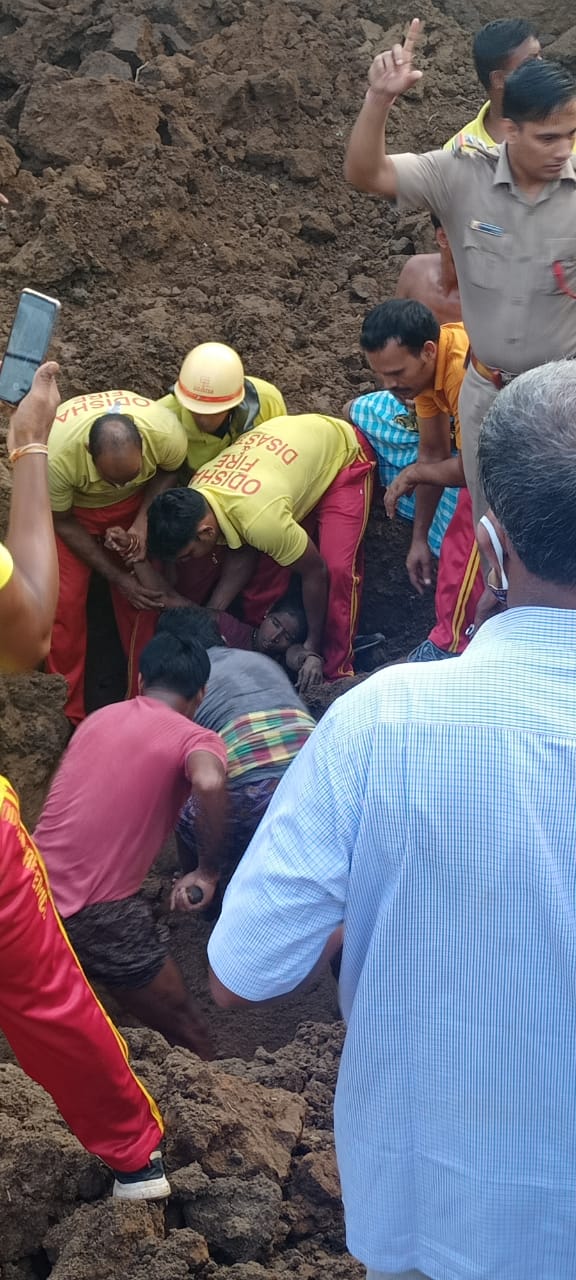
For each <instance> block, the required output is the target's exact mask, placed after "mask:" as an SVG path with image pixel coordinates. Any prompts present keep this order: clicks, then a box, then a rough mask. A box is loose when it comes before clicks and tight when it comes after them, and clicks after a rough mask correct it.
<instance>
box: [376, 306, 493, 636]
mask: <svg viewBox="0 0 576 1280" xmlns="http://www.w3.org/2000/svg"><path fill="white" fill-rule="evenodd" d="M367 335H371V339H372V340H370V338H368V339H367ZM361 345H362V346H363V348H364V350H365V352H366V357H367V360H368V363H369V364H370V367H371V369H372V371H373V372H374V373H375V374H376V377H377V378H378V381H379V383H380V385H381V386H382V387H384V388H385V389H386V390H387V391H391V392H392V393H393V394H394V395H395V396H396V397H397V398H398V399H399V400H402V401H404V402H406V401H414V406H415V409H416V415H417V419H418V427H419V431H420V434H421V438H423V439H424V440H425V441H426V440H429V441H431V442H433V444H434V453H435V455H436V456H435V460H434V461H420V460H417V461H416V462H413V463H411V464H410V466H408V467H405V468H404V470H403V471H401V472H400V473H399V475H397V476H396V478H395V479H394V480H393V481H392V483H391V484H390V485H389V486H388V488H387V490H386V496H385V499H384V502H385V507H386V511H387V513H388V515H389V516H390V517H392V516H394V515H395V512H396V505H397V503H398V500H399V498H401V497H402V496H403V495H404V494H409V493H412V492H413V491H414V489H415V488H416V486H417V485H423V486H426V489H427V490H429V495H430V498H429V502H428V503H426V514H427V518H428V519H429V520H430V521H431V520H432V518H433V515H434V511H435V509H436V505H437V503H438V500H439V498H440V495H441V493H442V490H443V489H444V487H446V486H448V487H455V488H461V490H462V493H461V496H460V498H459V501H458V505H457V508H456V512H455V514H454V516H453V517H452V520H451V521H450V524H449V526H448V529H447V530H446V534H445V535H444V539H443V542H442V548H441V551H440V560H439V564H438V580H437V586H436V601H435V603H436V619H437V621H436V626H435V627H434V628H433V630H432V631H431V633H430V635H429V637H428V639H427V640H426V641H425V642H424V646H419V649H418V650H416V651H415V658H416V657H418V658H420V657H421V658H442V657H444V656H448V655H449V654H454V653H459V652H461V650H462V649H463V648H465V646H466V625H465V624H466V623H467V621H468V620H470V621H471V619H472V618H473V617H474V613H475V610H476V605H477V603H478V600H479V599H480V596H481V595H482V592H483V581H482V575H481V573H480V572H479V568H480V560H479V555H478V550H477V548H475V552H474V554H473V555H470V550H471V546H472V545H474V525H473V519H472V507H471V503H470V498H469V494H468V491H467V489H466V481H465V478H464V469H463V466H462V458H461V454H460V421H459V418H458V396H459V394H460V387H461V385H462V380H463V378H464V373H465V363H464V362H465V358H466V354H467V351H468V338H467V335H466V332H465V330H464V327H463V325H461V324H447V325H442V327H440V325H439V324H438V321H437V320H436V317H435V316H434V315H433V313H432V311H431V310H430V308H429V307H426V306H424V305H423V304H422V303H421V302H413V301H411V300H407V299H400V298H395V299H391V300H390V301H389V302H384V303H382V304H381V305H380V306H379V307H377V308H375V310H374V311H373V312H371V313H370V315H369V316H368V317H367V318H366V321H365V323H364V329H363V334H362V339H361ZM450 419H452V420H453V423H454V444H455V449H453V447H452V440H451V433H450ZM425 532H427V531H425ZM463 535H464V536H463ZM412 581H413V584H414V585H415V586H416V588H417V590H419V591H422V590H423V589H424V588H425V587H426V586H429V585H430V579H429V578H427V577H426V567H425V564H424V563H422V566H421V573H420V576H419V577H418V576H416V577H413V578H412ZM455 582H457V583H458V599H457V600H456V603H455V602H454V584H455Z"/></svg>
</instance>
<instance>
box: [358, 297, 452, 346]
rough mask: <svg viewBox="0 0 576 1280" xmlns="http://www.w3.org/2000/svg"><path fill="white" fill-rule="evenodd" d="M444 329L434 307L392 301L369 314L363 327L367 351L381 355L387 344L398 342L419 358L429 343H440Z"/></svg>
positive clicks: (403, 299) (409, 299)
mask: <svg viewBox="0 0 576 1280" xmlns="http://www.w3.org/2000/svg"><path fill="white" fill-rule="evenodd" d="M439 337H440V325H439V324H438V321H437V319H436V316H435V315H434V313H433V311H431V310H430V307H425V306H424V303H423V302H414V301H413V300H412V298H390V299H389V301H388V302H381V303H379V305H378V306H377V307H374V308H373V309H372V311H369V312H368V315H367V316H366V318H365V320H364V324H363V325H362V333H361V334H360V346H361V347H362V350H363V351H381V350H382V348H383V347H385V346H386V343H387V342H397V343H398V344H399V345H400V346H402V347H408V348H409V350H410V351H412V352H413V353H414V355H419V354H420V352H421V350H422V347H423V346H424V343H425V342H438V339H439Z"/></svg>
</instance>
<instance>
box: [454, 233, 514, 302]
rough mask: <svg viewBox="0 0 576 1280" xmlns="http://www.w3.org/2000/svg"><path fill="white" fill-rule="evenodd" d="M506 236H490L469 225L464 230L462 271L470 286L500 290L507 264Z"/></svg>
mask: <svg viewBox="0 0 576 1280" xmlns="http://www.w3.org/2000/svg"><path fill="white" fill-rule="evenodd" d="M508 239H509V237H508V236H506V235H501V236H498V235H490V233H489V232H488V231H479V230H478V229H477V228H476V227H471V226H470V225H468V226H466V227H465V228H464V234H463V240H462V243H463V247H464V270H465V272H466V278H467V279H468V280H469V281H470V283H471V284H475V285H477V286H478V288H480V289H499V290H500V291H501V290H502V287H503V284H504V282H505V279H506V267H507V263H508V252H507V244H508Z"/></svg>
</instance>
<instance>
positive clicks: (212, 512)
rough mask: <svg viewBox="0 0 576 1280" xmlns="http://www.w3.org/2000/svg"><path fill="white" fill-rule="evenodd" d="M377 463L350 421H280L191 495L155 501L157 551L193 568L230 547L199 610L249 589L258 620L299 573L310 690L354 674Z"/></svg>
mask: <svg viewBox="0 0 576 1280" xmlns="http://www.w3.org/2000/svg"><path fill="white" fill-rule="evenodd" d="M375 461H376V459H375V455H374V453H373V451H372V449H371V447H370V445H369V444H368V443H367V441H366V440H364V437H363V436H362V435H361V434H360V433H359V432H358V431H356V429H355V427H353V426H352V425H351V424H350V423H348V422H343V421H341V420H340V419H338V418H328V417H325V416H323V415H322V414H317V413H316V414H315V413H309V414H301V415H299V416H297V417H292V416H285V417H281V418H273V419H271V421H270V422H266V423H264V424H263V425H262V426H261V427H253V428H252V429H251V430H250V431H249V432H248V433H247V435H245V436H242V437H241V439H239V440H237V441H236V443H235V444H232V445H230V446H229V447H228V449H225V450H224V452H223V453H222V454H221V455H220V457H219V458H218V460H217V461H216V462H214V463H209V464H207V465H206V466H204V467H202V469H201V470H200V471H199V472H198V473H197V474H196V476H195V477H194V479H193V480H192V481H191V484H190V486H189V487H188V488H187V489H171V490H169V491H168V492H167V493H163V494H161V495H160V496H159V497H157V498H155V499H154V502H153V503H152V504H151V506H150V510H149V513H148V551H149V554H150V555H151V556H154V557H158V558H159V559H161V560H168V561H169V560H174V561H178V562H179V563H181V562H182V561H186V560H190V564H191V567H192V568H193V567H194V564H195V562H196V561H198V560H201V559H204V558H205V557H210V556H213V555H214V552H215V551H216V549H217V548H218V547H219V546H222V545H223V546H224V547H226V548H227V550H226V552H225V557H224V561H223V566H222V571H221V575H220V578H219V580H218V581H217V583H216V586H215V587H214V589H213V591H212V595H211V596H210V598H209V600H207V601H206V600H205V599H204V600H203V601H202V602H201V603H207V604H208V606H209V607H210V608H212V609H217V610H222V609H227V608H228V606H229V605H230V604H231V603H232V601H233V600H234V599H235V598H236V596H237V595H239V594H240V592H244V597H243V600H244V616H245V620H246V621H247V622H250V623H252V624H256V623H258V622H259V621H261V620H262V618H263V617H264V614H265V613H266V610H267V608H268V606H269V605H270V604H272V603H273V601H274V600H277V599H278V596H279V595H282V594H283V592H285V591H286V589H287V587H288V584H289V581H290V577H291V574H292V573H296V574H298V575H299V576H300V578H301V582H302V602H303V606H304V611H305V614H306V625H307V635H306V639H305V640H304V644H303V646H302V650H301V654H300V655H299V656H300V658H301V659H302V667H301V670H300V687H301V688H302V689H304V690H305V689H306V688H307V687H310V686H311V685H312V684H315V683H319V682H320V681H321V680H322V676H323V675H324V677H325V679H327V680H334V679H337V678H338V677H339V676H344V675H351V674H352V673H353V666H352V662H351V658H352V647H353V642H354V637H355V634H356V630H357V626H358V611H359V602H360V588H361V581H362V540H363V537H364V531H365V528H366V521H367V519H368V511H369V507H370V499H371V494H372V479H373V470H374V466H375ZM259 552H263V553H264V557H260V559H259V556H258V553H259ZM248 584H250V585H249V590H248V591H245V588H246V587H248Z"/></svg>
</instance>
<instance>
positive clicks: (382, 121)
mask: <svg viewBox="0 0 576 1280" xmlns="http://www.w3.org/2000/svg"><path fill="white" fill-rule="evenodd" d="M419 32H420V22H419V21H418V19H417V18H415V19H414V20H413V22H411V23H410V28H409V31H408V35H407V36H406V39H405V41H404V44H403V45H400V44H395V45H394V48H393V49H387V50H386V51H385V53H379V54H378V56H377V57H376V58H375V59H374V62H373V63H372V66H371V68H370V71H369V73H368V83H369V88H368V92H367V94H366V97H365V99H364V104H363V106H362V110H361V111H360V115H359V116H358V119H357V121H356V123H355V125H354V128H353V130H352V133H351V135H350V141H349V143H348V149H347V152H346V160H345V162H344V176H345V178H346V180H347V182H351V183H352V185H353V186H355V187H357V188H358V189H359V190H360V191H368V192H370V193H371V194H373V195H381V196H385V197H386V199H388V200H394V199H395V198H396V194H397V183H396V169H395V167H394V161H393V160H392V159H391V157H390V156H389V155H388V154H387V150H386V122H387V120H388V115H389V112H390V108H391V106H392V104H393V103H394V101H395V99H396V98H397V97H398V95H399V94H402V93H405V92H406V90H407V89H410V88H412V86H413V85H414V84H416V82H417V81H418V80H420V79H421V78H422V72H421V71H417V70H415V69H414V68H413V66H412V58H413V54H414V46H415V43H416V40H417V38H418V35H419Z"/></svg>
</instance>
